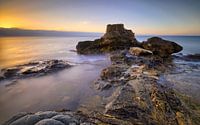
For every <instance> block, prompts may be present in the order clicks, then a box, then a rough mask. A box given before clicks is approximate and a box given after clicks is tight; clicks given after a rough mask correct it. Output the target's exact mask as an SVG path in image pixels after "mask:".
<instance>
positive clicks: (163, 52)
mask: <svg viewBox="0 0 200 125" xmlns="http://www.w3.org/2000/svg"><path fill="white" fill-rule="evenodd" d="M141 46H142V48H144V49H147V50H150V51H152V52H153V54H154V55H158V56H161V57H168V56H170V55H171V54H173V53H177V52H180V51H181V50H182V49H183V47H182V46H180V45H178V44H177V43H175V42H172V41H168V40H164V39H162V38H159V37H152V38H149V39H148V40H147V41H145V42H142V44H141Z"/></svg>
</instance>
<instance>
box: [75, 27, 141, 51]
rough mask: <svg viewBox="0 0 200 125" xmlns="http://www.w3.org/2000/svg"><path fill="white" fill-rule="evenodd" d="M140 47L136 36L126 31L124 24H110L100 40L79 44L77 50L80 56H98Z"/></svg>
mask: <svg viewBox="0 0 200 125" xmlns="http://www.w3.org/2000/svg"><path fill="white" fill-rule="evenodd" d="M138 45H139V42H138V41H137V40H136V38H135V34H134V33H133V32H132V31H131V30H127V29H125V28H124V25H123V24H112V25H111V24H109V25H107V30H106V33H105V34H104V35H103V36H102V37H101V38H100V39H96V40H94V41H82V42H79V43H78V45H77V46H76V49H77V52H78V53H79V54H97V53H107V52H112V51H116V50H124V49H129V48H130V47H131V46H138Z"/></svg>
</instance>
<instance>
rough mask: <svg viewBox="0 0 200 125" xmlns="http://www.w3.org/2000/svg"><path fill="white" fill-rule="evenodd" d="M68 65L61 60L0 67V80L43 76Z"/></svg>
mask: <svg viewBox="0 0 200 125" xmlns="http://www.w3.org/2000/svg"><path fill="white" fill-rule="evenodd" d="M69 67H71V65H69V64H68V62H67V61H63V60H47V61H33V62H30V63H27V64H23V65H18V66H15V67H11V68H4V69H1V71H0V72H1V74H0V80H4V79H19V78H26V77H34V76H43V75H46V74H49V73H55V72H56V71H59V70H63V69H65V68H69Z"/></svg>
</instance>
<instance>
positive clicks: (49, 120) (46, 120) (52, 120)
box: [35, 119, 65, 125]
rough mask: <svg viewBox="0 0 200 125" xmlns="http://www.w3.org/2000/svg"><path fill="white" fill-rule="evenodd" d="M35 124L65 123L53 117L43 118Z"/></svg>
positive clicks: (51, 124)
mask: <svg viewBox="0 0 200 125" xmlns="http://www.w3.org/2000/svg"><path fill="white" fill-rule="evenodd" d="M35 125H65V124H64V123H62V122H60V121H57V120H54V119H44V120H41V121H39V122H38V123H37V124H35Z"/></svg>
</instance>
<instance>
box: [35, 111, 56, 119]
mask: <svg viewBox="0 0 200 125" xmlns="http://www.w3.org/2000/svg"><path fill="white" fill-rule="evenodd" d="M35 115H38V116H39V117H41V118H43V119H47V118H52V117H53V116H55V115H58V113H57V112H55V111H45V112H37V113H35Z"/></svg>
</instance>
